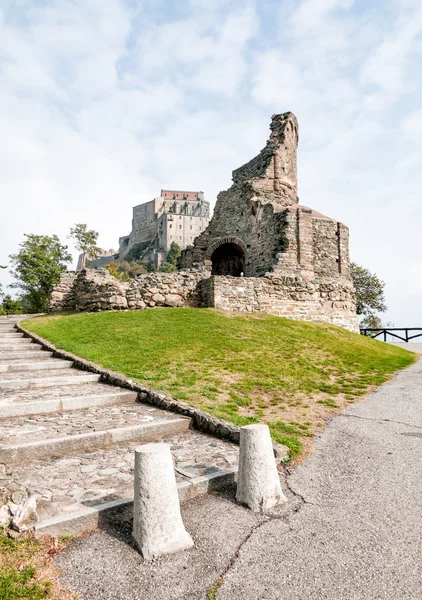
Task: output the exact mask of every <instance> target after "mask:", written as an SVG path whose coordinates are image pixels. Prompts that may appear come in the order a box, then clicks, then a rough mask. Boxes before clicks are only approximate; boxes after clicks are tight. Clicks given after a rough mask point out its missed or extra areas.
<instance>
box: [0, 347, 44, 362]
mask: <svg viewBox="0 0 422 600" xmlns="http://www.w3.org/2000/svg"><path fill="white" fill-rule="evenodd" d="M52 356H53V353H52V352H47V351H46V350H37V349H36V348H35V351H34V350H30V351H29V350H17V351H15V352H7V351H5V352H0V365H1V364H2V363H3V362H4V361H6V360H23V359H25V358H31V359H34V360H46V359H47V358H51V357H52Z"/></svg>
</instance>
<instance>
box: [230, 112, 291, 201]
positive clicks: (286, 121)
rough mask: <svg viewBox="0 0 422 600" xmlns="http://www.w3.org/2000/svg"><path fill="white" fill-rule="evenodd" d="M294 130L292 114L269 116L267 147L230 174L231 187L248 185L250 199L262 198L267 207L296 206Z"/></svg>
mask: <svg viewBox="0 0 422 600" xmlns="http://www.w3.org/2000/svg"><path fill="white" fill-rule="evenodd" d="M298 128H299V127H298V122H297V119H296V117H295V115H294V114H293V113H291V112H287V113H281V114H278V115H273V117H272V120H271V125H270V129H271V135H270V139H269V140H268V142H267V145H266V146H265V148H264V149H263V150H261V152H260V153H259V154H258V156H256V157H255V158H253V159H252V160H250V161H249V162H248V163H246V164H245V165H243V167H240V168H239V169H236V170H235V171H233V183H234V185H235V186H237V185H245V184H249V187H250V191H251V192H252V194H253V195H254V196H258V197H264V198H265V200H266V202H270V203H271V204H275V205H278V206H283V207H284V206H291V205H293V204H297V203H298V202H299V199H298V196H297V166H296V150H297V145H298V140H299V135H298Z"/></svg>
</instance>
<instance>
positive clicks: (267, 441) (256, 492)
mask: <svg viewBox="0 0 422 600" xmlns="http://www.w3.org/2000/svg"><path fill="white" fill-rule="evenodd" d="M236 500H237V501H238V502H240V503H241V504H245V505H246V506H248V507H249V508H250V509H251V510H253V511H254V512H266V511H267V510H269V509H270V508H273V507H274V506H277V504H281V503H282V502H285V501H286V500H287V498H286V497H285V496H284V494H283V492H282V490H281V485H280V478H279V476H278V472H277V466H276V463H275V458H274V453H273V445H272V441H271V435H270V430H269V429H268V425H264V424H256V425H245V426H244V427H241V428H240V454H239V474H238V481H237V492H236Z"/></svg>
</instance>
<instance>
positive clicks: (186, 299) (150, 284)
mask: <svg viewBox="0 0 422 600" xmlns="http://www.w3.org/2000/svg"><path fill="white" fill-rule="evenodd" d="M69 275H71V276H69ZM209 275H210V273H209V272H208V271H205V270H200V269H196V270H192V271H181V272H180V273H148V274H145V275H140V276H139V277H137V278H136V279H133V280H132V281H130V282H129V283H122V282H120V281H118V280H117V279H116V278H115V277H113V276H112V275H110V273H109V272H108V271H107V270H106V269H86V270H82V271H80V272H79V273H78V274H76V273H71V274H68V273H64V274H63V275H62V278H61V281H60V283H59V284H58V285H57V286H56V287H55V288H54V289H53V292H52V294H51V300H50V306H49V310H50V312H57V311H60V310H63V309H70V310H77V311H87V312H92V311H100V310H128V309H144V308H154V307H156V306H157V307H158V306H199V305H201V303H202V299H201V290H200V288H199V287H198V282H199V281H201V280H203V279H206V278H207V277H209Z"/></svg>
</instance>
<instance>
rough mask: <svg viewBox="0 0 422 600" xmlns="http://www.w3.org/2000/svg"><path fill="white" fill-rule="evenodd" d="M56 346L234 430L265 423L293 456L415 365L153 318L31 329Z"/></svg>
mask: <svg viewBox="0 0 422 600" xmlns="http://www.w3.org/2000/svg"><path fill="white" fill-rule="evenodd" d="M24 326H25V327H26V328H28V329H29V330H31V331H33V332H34V333H36V334H38V335H40V336H42V337H44V338H46V339H48V340H50V341H51V342H53V343H54V344H55V345H56V346H58V347H60V348H62V349H64V350H67V351H69V352H72V353H74V354H76V355H78V356H81V357H83V358H86V359H88V360H90V361H93V362H95V363H97V364H99V365H102V366H104V367H106V368H108V369H112V370H114V371H119V372H121V373H124V374H125V375H127V376H128V377H130V378H132V379H135V380H138V381H140V382H142V383H144V384H145V385H147V386H149V387H151V388H154V389H159V390H163V391H165V392H167V393H169V394H171V395H172V396H174V397H175V398H177V399H180V400H184V401H186V402H189V403H190V404H193V405H195V406H198V407H200V408H202V409H205V410H207V411H209V412H211V413H213V414H215V415H217V416H219V417H222V418H224V419H227V420H229V421H232V422H234V423H236V424H238V425H243V424H246V423H251V422H256V421H264V422H266V423H268V424H269V425H270V428H271V431H272V435H273V437H274V438H275V439H276V440H277V441H279V442H280V443H283V444H286V445H288V446H289V447H290V449H291V452H292V455H293V456H295V455H298V454H299V453H300V452H302V451H303V450H307V449H309V447H310V445H311V438H312V437H313V436H314V435H315V434H316V433H317V432H318V431H319V429H318V428H319V427H322V426H323V424H324V421H325V420H326V419H327V418H328V417H329V416H331V415H332V414H335V413H336V412H340V411H341V410H342V409H343V408H344V407H345V406H346V405H347V404H348V403H349V402H354V401H355V400H356V399H357V398H358V397H359V396H361V395H363V394H365V393H366V392H368V391H370V390H371V389H373V388H374V386H378V385H380V384H381V383H383V382H384V381H386V380H388V379H389V378H390V377H391V376H392V375H393V374H394V373H395V372H396V371H397V370H399V369H402V368H404V367H406V366H408V365H410V364H411V363H412V362H414V360H415V355H414V354H412V353H410V352H407V351H405V350H402V349H401V348H397V347H395V346H392V345H389V344H384V343H382V342H378V341H374V340H371V339H368V338H365V337H363V336H360V335H357V334H354V333H350V332H348V331H346V330H344V329H340V328H338V327H334V326H332V325H328V324H314V323H302V322H299V321H293V320H289V319H282V318H280V317H274V316H270V315H257V314H254V315H237V314H234V313H223V312H221V311H216V310H212V309H189V308H183V309H180V308H175V309H172V308H168V309H165V308H162V309H157V310H148V311H139V312H104V313H91V314H86V313H84V314H78V315H69V316H47V317H41V318H36V319H30V320H28V321H25V322H24Z"/></svg>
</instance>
